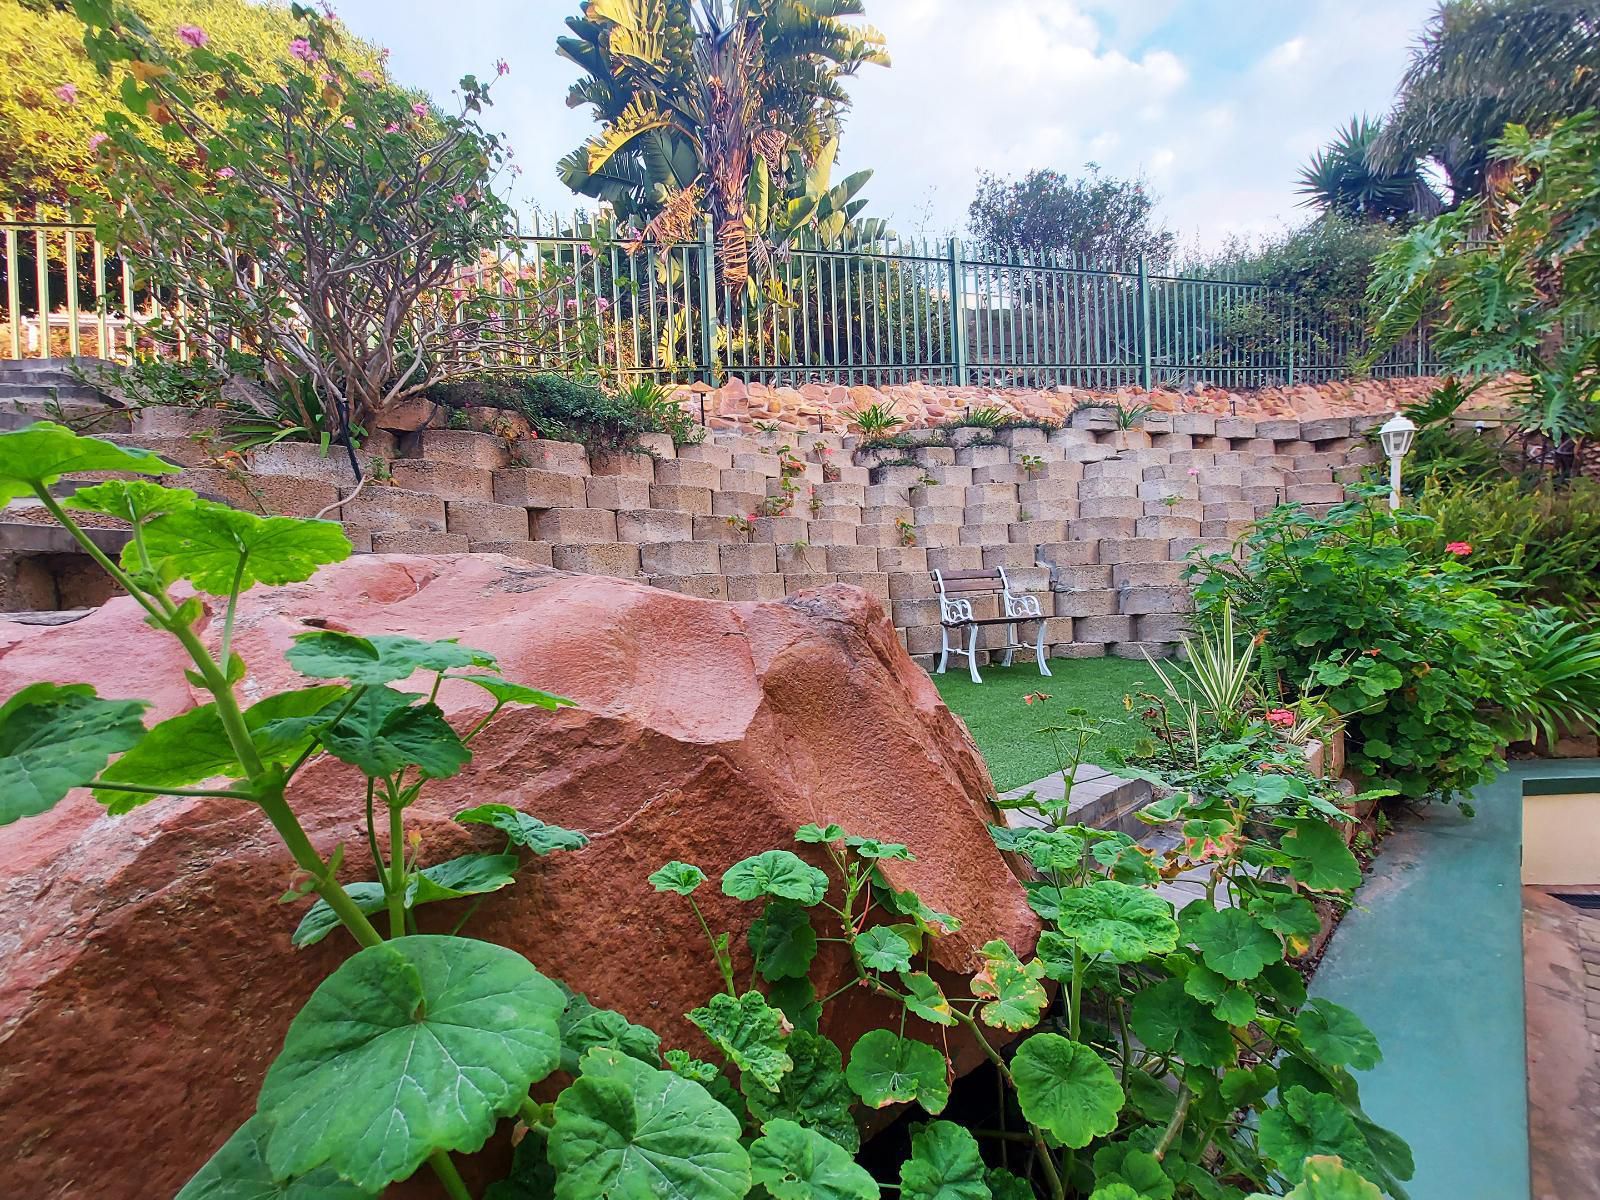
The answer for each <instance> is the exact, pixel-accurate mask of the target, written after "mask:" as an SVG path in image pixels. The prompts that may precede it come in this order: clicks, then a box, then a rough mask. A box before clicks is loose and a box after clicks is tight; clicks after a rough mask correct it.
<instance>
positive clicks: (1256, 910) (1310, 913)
mask: <svg viewBox="0 0 1600 1200" xmlns="http://www.w3.org/2000/svg"><path fill="white" fill-rule="evenodd" d="M1245 907H1246V909H1247V910H1248V911H1249V913H1250V915H1251V916H1252V917H1254V918H1255V919H1256V920H1257V921H1259V922H1260V923H1261V924H1262V925H1263V926H1264V927H1265V928H1267V929H1270V930H1272V932H1273V933H1276V934H1279V935H1281V936H1282V937H1283V938H1285V939H1286V940H1288V941H1290V942H1292V943H1293V944H1294V945H1295V947H1297V948H1298V949H1300V950H1304V949H1305V947H1307V946H1308V945H1310V944H1311V939H1312V938H1314V937H1316V936H1317V934H1319V933H1321V932H1322V918H1321V916H1319V915H1318V913H1317V909H1316V906H1315V905H1314V904H1312V903H1311V901H1309V900H1307V899H1306V898H1305V897H1304V896H1296V895H1293V894H1291V893H1288V892H1269V893H1268V894H1266V895H1264V896H1256V897H1254V898H1252V899H1251V901H1250V902H1249V904H1247V905H1246V906H1245Z"/></svg>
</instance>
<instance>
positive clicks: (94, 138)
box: [89, 133, 108, 154]
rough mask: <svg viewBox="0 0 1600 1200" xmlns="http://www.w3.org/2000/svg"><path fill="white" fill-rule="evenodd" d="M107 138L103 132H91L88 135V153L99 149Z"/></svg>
mask: <svg viewBox="0 0 1600 1200" xmlns="http://www.w3.org/2000/svg"><path fill="white" fill-rule="evenodd" d="M107 140H108V139H107V137H106V135H105V134H103V133H91V134H90V135H89V153H90V154H93V153H94V152H95V151H96V150H98V149H100V147H101V146H103V145H105V144H106V141H107Z"/></svg>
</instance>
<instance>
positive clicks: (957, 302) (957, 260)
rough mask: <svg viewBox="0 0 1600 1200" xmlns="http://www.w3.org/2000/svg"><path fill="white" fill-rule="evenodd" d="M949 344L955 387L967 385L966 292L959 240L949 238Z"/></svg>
mask: <svg viewBox="0 0 1600 1200" xmlns="http://www.w3.org/2000/svg"><path fill="white" fill-rule="evenodd" d="M949 251H950V253H949V262H950V346H951V348H952V349H953V350H954V351H955V360H956V377H955V385H956V386H957V387H966V386H967V293H966V289H965V288H964V287H962V282H961V276H962V267H961V242H960V241H959V240H958V239H956V238H951V239H950V246H949Z"/></svg>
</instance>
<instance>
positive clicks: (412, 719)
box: [322, 687, 472, 779]
mask: <svg viewBox="0 0 1600 1200" xmlns="http://www.w3.org/2000/svg"><path fill="white" fill-rule="evenodd" d="M420 699H421V697H420V696H417V695H413V694H412V693H410V692H397V691H395V690H394V689H393V688H387V687H372V688H368V689H367V690H366V691H365V692H364V693H362V695H361V698H360V699H359V700H357V701H356V702H355V703H354V704H353V705H351V707H350V710H349V712H347V713H345V715H344V716H343V717H342V718H340V720H339V722H338V723H337V724H335V725H333V726H331V727H329V728H328V729H326V730H324V731H323V734H322V746H323V749H325V750H327V752H328V753H329V754H331V755H333V756H334V757H335V758H337V759H339V760H340V761H341V762H347V763H349V764H350V765H351V766H353V767H356V768H358V769H359V770H360V771H361V772H362V773H363V774H366V775H376V776H379V777H382V776H385V775H392V774H394V773H395V772H397V771H399V770H401V769H402V768H404V767H407V766H415V767H416V768H417V769H418V770H419V771H420V772H421V773H422V774H423V775H424V776H425V777H427V778H429V779H448V778H449V777H450V776H452V775H454V774H455V773H456V772H457V771H459V770H461V768H462V767H463V766H465V765H466V764H467V763H468V762H470V761H471V760H472V752H471V751H470V750H468V749H467V748H466V747H465V746H464V745H462V744H461V738H460V737H459V736H458V735H457V734H456V731H455V730H454V729H452V728H451V727H450V723H449V722H448V721H446V720H445V719H444V714H443V713H442V712H440V711H439V706H438V705H437V704H413V703H412V701H413V700H420Z"/></svg>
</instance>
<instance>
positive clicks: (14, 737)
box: [0, 683, 149, 825]
mask: <svg viewBox="0 0 1600 1200" xmlns="http://www.w3.org/2000/svg"><path fill="white" fill-rule="evenodd" d="M148 707H149V702H148V701H146V700H107V699H104V698H102V697H100V696H97V695H95V690H94V688H92V687H90V686H89V685H88V684H86V683H74V684H68V685H66V686H62V685H60V684H54V683H33V684H29V685H28V686H27V687H25V688H23V689H22V690H21V691H20V692H18V693H17V694H16V695H14V696H12V697H11V698H10V699H9V700H7V701H6V702H5V703H4V704H0V825H9V824H11V822H13V821H16V820H20V819H21V818H23V817H35V816H38V815H39V814H40V813H42V812H47V811H49V810H50V809H52V808H54V807H55V806H56V805H57V804H58V803H60V801H61V798H62V797H63V796H65V795H66V794H67V793H68V792H70V791H71V790H72V789H73V788H77V787H84V786H86V785H87V784H88V783H89V782H90V781H91V780H92V779H94V777H95V775H96V774H97V773H99V772H100V771H101V770H103V769H104V768H105V765H106V763H107V761H108V760H109V759H110V758H111V756H112V755H113V754H117V753H119V752H121V751H123V750H127V749H128V748H129V747H130V746H134V745H136V744H137V743H138V742H139V740H140V739H141V738H142V737H144V736H145V728H144V723H143V722H142V721H141V720H140V715H141V714H142V713H143V712H144V710H145V709H146V708H148Z"/></svg>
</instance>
